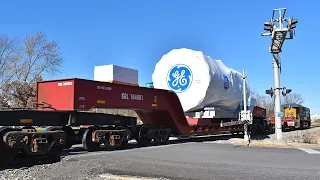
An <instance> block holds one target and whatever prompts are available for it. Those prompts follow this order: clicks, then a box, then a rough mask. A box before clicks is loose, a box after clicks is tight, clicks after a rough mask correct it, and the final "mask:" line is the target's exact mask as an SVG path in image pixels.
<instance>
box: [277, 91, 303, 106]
mask: <svg viewBox="0 0 320 180" xmlns="http://www.w3.org/2000/svg"><path fill="white" fill-rule="evenodd" d="M303 103H304V100H303V98H302V96H301V94H298V93H290V94H287V95H286V96H285V97H283V98H282V104H300V105H302V104H303Z"/></svg>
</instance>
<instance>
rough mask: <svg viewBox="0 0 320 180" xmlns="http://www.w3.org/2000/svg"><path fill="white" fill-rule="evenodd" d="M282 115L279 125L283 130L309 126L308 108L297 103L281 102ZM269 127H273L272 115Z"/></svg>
mask: <svg viewBox="0 0 320 180" xmlns="http://www.w3.org/2000/svg"><path fill="white" fill-rule="evenodd" d="M281 107H282V108H283V112H284V113H283V114H284V116H283V117H282V118H281V127H282V129H283V130H286V129H289V130H295V129H306V128H310V125H311V118H310V109H309V108H307V107H305V106H302V105H299V104H293V103H291V104H283V105H282V106H281ZM270 126H271V129H272V130H273V129H274V126H275V119H274V115H273V116H272V119H271V122H270Z"/></svg>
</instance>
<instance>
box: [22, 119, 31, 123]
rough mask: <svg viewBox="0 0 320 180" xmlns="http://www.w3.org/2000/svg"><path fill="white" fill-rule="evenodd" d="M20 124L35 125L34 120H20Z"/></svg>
mask: <svg viewBox="0 0 320 180" xmlns="http://www.w3.org/2000/svg"><path fill="white" fill-rule="evenodd" d="M20 123H33V119H20Z"/></svg>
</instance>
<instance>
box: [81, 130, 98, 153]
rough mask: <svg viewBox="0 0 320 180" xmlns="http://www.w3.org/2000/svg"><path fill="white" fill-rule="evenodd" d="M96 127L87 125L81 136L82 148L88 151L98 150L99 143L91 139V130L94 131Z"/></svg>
mask: <svg viewBox="0 0 320 180" xmlns="http://www.w3.org/2000/svg"><path fill="white" fill-rule="evenodd" d="M96 129H97V128H95V127H89V128H88V129H87V130H86V131H85V132H84V134H83V136H82V145H83V148H84V149H85V150H86V151H88V152H93V151H98V150H100V144H97V143H94V142H93V141H92V132H94V131H95V130H96Z"/></svg>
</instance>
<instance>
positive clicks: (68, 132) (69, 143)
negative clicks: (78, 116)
mask: <svg viewBox="0 0 320 180" xmlns="http://www.w3.org/2000/svg"><path fill="white" fill-rule="evenodd" d="M61 130H62V131H64V132H65V133H66V135H67V139H66V145H65V146H64V148H65V149H70V148H71V147H72V145H73V142H72V141H71V140H70V137H71V136H75V133H74V131H73V129H72V128H71V127H70V126H63V127H62V128H61Z"/></svg>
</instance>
